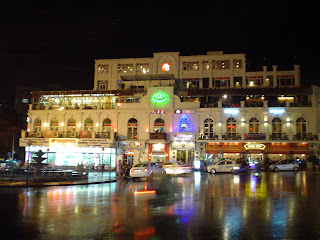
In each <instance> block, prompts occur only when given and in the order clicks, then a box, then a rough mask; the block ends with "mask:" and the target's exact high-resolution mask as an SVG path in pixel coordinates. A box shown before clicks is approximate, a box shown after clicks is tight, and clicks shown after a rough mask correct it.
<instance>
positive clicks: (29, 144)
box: [26, 140, 32, 187]
mask: <svg viewBox="0 0 320 240" xmlns="http://www.w3.org/2000/svg"><path fill="white" fill-rule="evenodd" d="M27 145H28V147H29V152H28V159H27V177H26V186H27V187H28V184H29V160H30V157H29V156H30V146H31V145H32V141H31V140H28V142H27Z"/></svg>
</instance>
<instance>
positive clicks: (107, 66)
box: [98, 64, 109, 73]
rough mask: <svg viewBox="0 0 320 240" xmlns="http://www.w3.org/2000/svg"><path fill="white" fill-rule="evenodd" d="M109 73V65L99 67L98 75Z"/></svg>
mask: <svg viewBox="0 0 320 240" xmlns="http://www.w3.org/2000/svg"><path fill="white" fill-rule="evenodd" d="M107 72H109V65H100V64H99V65H98V73H107Z"/></svg>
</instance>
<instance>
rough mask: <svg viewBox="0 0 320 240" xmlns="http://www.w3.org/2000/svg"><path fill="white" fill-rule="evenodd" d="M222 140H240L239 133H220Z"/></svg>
mask: <svg viewBox="0 0 320 240" xmlns="http://www.w3.org/2000/svg"><path fill="white" fill-rule="evenodd" d="M222 139H223V140H241V135H240V134H238V133H225V134H224V135H222Z"/></svg>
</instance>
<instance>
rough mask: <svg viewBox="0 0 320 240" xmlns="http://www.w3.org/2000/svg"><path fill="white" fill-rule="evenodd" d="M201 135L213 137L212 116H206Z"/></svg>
mask: <svg viewBox="0 0 320 240" xmlns="http://www.w3.org/2000/svg"><path fill="white" fill-rule="evenodd" d="M203 135H204V137H205V138H213V137H214V121H213V119H212V118H207V119H206V120H204V129H203Z"/></svg>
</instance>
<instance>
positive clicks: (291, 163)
mask: <svg viewBox="0 0 320 240" xmlns="http://www.w3.org/2000/svg"><path fill="white" fill-rule="evenodd" d="M269 169H270V170H271V171H275V172H278V171H283V170H291V171H292V170H293V171H298V170H299V164H298V163H297V162H296V161H295V160H281V161H279V162H277V163H275V164H271V165H270V166H269Z"/></svg>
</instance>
